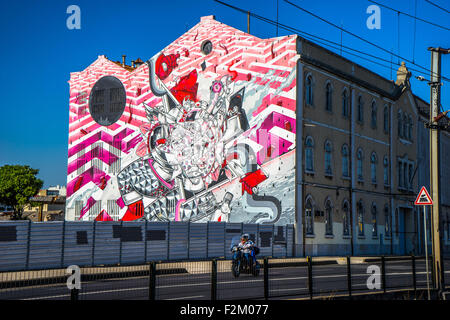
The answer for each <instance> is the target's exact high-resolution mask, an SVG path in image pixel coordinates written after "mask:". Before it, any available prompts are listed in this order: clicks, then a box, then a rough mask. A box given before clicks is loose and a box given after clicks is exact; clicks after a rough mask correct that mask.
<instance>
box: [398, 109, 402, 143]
mask: <svg viewBox="0 0 450 320" xmlns="http://www.w3.org/2000/svg"><path fill="white" fill-rule="evenodd" d="M397 135H398V136H399V138H403V124H402V111H401V110H398V114H397Z"/></svg>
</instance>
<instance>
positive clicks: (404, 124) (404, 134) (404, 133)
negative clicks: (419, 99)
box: [403, 113, 409, 139]
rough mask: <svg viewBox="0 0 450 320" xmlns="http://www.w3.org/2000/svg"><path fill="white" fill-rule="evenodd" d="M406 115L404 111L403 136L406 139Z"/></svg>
mask: <svg viewBox="0 0 450 320" xmlns="http://www.w3.org/2000/svg"><path fill="white" fill-rule="evenodd" d="M408 131H409V129H408V117H407V115H406V113H404V114H403V138H404V139H408Z"/></svg>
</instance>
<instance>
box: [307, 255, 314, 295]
mask: <svg viewBox="0 0 450 320" xmlns="http://www.w3.org/2000/svg"><path fill="white" fill-rule="evenodd" d="M306 259H307V261H308V288H309V297H310V299H311V300H312V298H313V276H312V259H311V257H310V256H308V257H307V258H306Z"/></svg>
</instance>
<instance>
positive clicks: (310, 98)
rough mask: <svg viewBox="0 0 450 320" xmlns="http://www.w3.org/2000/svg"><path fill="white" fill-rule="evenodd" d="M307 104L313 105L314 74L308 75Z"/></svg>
mask: <svg viewBox="0 0 450 320" xmlns="http://www.w3.org/2000/svg"><path fill="white" fill-rule="evenodd" d="M305 85H306V90H305V92H306V104H309V105H311V106H312V105H313V80H312V76H311V75H308V76H307V77H306V84H305Z"/></svg>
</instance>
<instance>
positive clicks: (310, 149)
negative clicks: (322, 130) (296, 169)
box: [305, 137, 314, 172]
mask: <svg viewBox="0 0 450 320" xmlns="http://www.w3.org/2000/svg"><path fill="white" fill-rule="evenodd" d="M305 171H309V172H314V140H313V138H311V137H306V140H305Z"/></svg>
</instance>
